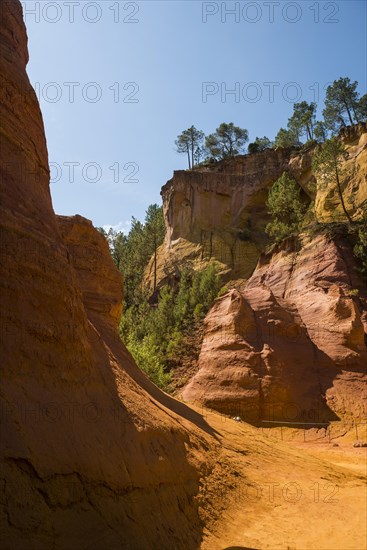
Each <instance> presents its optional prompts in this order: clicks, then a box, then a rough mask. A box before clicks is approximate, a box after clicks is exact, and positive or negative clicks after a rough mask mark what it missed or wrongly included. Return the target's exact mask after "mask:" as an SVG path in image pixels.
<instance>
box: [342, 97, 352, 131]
mask: <svg viewBox="0 0 367 550" xmlns="http://www.w3.org/2000/svg"><path fill="white" fill-rule="evenodd" d="M344 105H345V108H346V110H347V113H348V116H349V120H350V123H351V125H352V126H353V124H354V122H353V119H352V116H351V114H350V110H349V107H348V103H347V102H346V101H345V100H344Z"/></svg>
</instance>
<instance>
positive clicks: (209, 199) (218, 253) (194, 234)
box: [145, 123, 367, 286]
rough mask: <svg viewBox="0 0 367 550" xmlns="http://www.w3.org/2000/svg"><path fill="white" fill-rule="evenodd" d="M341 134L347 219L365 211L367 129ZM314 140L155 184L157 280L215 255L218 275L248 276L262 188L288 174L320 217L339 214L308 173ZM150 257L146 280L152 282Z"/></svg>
mask: <svg viewBox="0 0 367 550" xmlns="http://www.w3.org/2000/svg"><path fill="white" fill-rule="evenodd" d="M341 137H342V139H343V141H344V144H345V146H346V149H347V151H348V153H349V158H348V159H347V161H346V162H345V163H344V165H343V170H342V172H343V174H344V175H345V177H343V194H344V196H345V197H346V203H347V208H348V211H349V213H350V215H351V217H352V218H354V219H359V218H360V217H361V215H362V214H363V212H364V211H366V210H367V183H366V182H367V127H366V124H363V123H362V124H359V125H358V126H356V127H353V128H351V127H347V128H346V129H345V130H344V131H343V133H342V134H341ZM314 151H315V146H311V147H309V148H308V149H305V150H301V151H300V150H295V149H276V150H273V149H269V150H267V151H263V152H259V153H255V154H252V155H246V156H239V157H235V158H233V159H227V160H223V161H221V162H219V163H217V164H211V165H209V166H206V167H202V166H201V167H197V168H195V169H194V170H191V171H188V170H187V171H185V170H180V171H176V172H174V175H173V178H172V179H171V180H170V181H168V182H167V184H166V185H165V186H164V187H162V191H161V194H162V199H163V210H164V217H165V223H166V230H167V231H166V238H165V241H164V243H163V245H162V246H161V247H160V249H159V252H158V261H157V279H158V282H163V281H167V280H169V279H170V278H171V279H172V278H175V277H176V276H177V266H179V265H180V264H182V262H189V263H191V264H192V265H193V267H194V268H195V269H202V268H204V267H205V266H206V265H208V262H209V261H211V260H216V261H217V262H218V264H219V266H220V268H221V271H222V274H223V279H224V280H228V279H237V278H245V279H246V278H248V277H249V276H250V275H251V274H252V272H253V270H254V269H255V266H256V264H257V261H258V259H259V255H260V251H261V249H262V248H263V247H264V243H265V242H266V235H265V233H264V228H265V226H266V224H267V223H268V221H269V214H268V212H267V207H266V200H267V196H268V192H269V188H270V187H271V186H272V185H273V183H274V182H275V181H276V180H277V179H278V178H279V177H280V176H281V175H282V173H283V172H288V173H289V174H290V176H291V177H293V178H294V179H295V180H296V181H297V183H298V184H299V185H300V186H301V188H302V196H303V199H304V201H305V202H306V203H308V202H310V201H314V203H315V215H316V219H317V220H318V221H320V222H331V221H340V220H343V219H344V215H343V211H342V208H341V205H340V200H339V195H338V193H337V190H336V189H335V186H333V185H331V186H327V187H324V186H320V185H319V186H317V185H316V179H315V176H314V174H313V172H312V156H313V154H314ZM153 274H154V263H153V261H151V262H150V264H149V266H148V268H147V271H146V274H145V279H146V282H147V284H148V285H150V286H153V279H154V275H153Z"/></svg>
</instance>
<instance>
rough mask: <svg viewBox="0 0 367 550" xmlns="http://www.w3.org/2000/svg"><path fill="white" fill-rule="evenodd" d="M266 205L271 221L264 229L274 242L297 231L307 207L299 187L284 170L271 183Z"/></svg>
mask: <svg viewBox="0 0 367 550" xmlns="http://www.w3.org/2000/svg"><path fill="white" fill-rule="evenodd" d="M266 205H267V207H268V211H269V214H271V216H272V221H271V222H270V223H268V224H267V226H266V228H265V231H266V233H267V234H268V235H269V236H270V237H272V238H273V240H274V241H275V242H280V241H282V240H283V239H285V238H286V237H289V236H291V235H293V234H295V233H298V232H299V230H300V227H301V225H302V221H303V218H304V214H305V211H306V208H307V207H306V205H305V204H304V202H303V201H302V199H301V188H300V187H299V185H297V183H296V182H295V181H294V180H293V179H291V178H290V177H289V176H288V174H287V173H286V172H284V173H283V174H282V176H281V177H280V178H279V179H278V180H277V181H276V182H275V183H274V184H273V186H272V188H271V189H270V191H269V195H268V200H267V203H266Z"/></svg>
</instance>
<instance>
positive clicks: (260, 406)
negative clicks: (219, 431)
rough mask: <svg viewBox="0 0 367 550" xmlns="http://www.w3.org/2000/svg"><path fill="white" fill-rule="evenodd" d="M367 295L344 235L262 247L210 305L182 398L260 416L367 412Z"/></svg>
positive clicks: (324, 417) (306, 417) (312, 417)
mask: <svg viewBox="0 0 367 550" xmlns="http://www.w3.org/2000/svg"><path fill="white" fill-rule="evenodd" d="M366 298H367V294H366V288H365V285H364V283H363V281H362V280H361V278H360V277H359V274H358V271H357V270H356V265H355V261H354V258H353V255H352V253H351V250H350V247H349V245H348V243H347V242H344V241H343V240H340V239H339V240H334V239H332V238H330V237H327V236H325V235H319V236H316V237H309V236H306V235H305V236H302V237H301V238H300V239H299V240H297V241H296V242H295V241H292V240H290V241H288V242H287V243H285V245H283V246H281V247H278V248H277V249H275V251H274V252H273V253H271V254H268V255H262V256H261V258H260V260H259V263H258V265H257V267H256V269H255V272H254V274H253V275H252V277H251V278H250V279H249V280H248V282H247V284H245V285H244V287H243V288H242V289H240V290H235V289H234V290H231V291H230V292H228V293H227V294H226V295H224V296H223V297H222V298H219V299H218V300H217V301H216V302H215V303H214V305H213V307H212V308H211V310H210V311H209V313H208V315H207V317H206V319H205V333H204V340H203V344H202V348H201V353H200V357H199V371H198V373H197V374H196V375H195V376H194V378H193V379H192V380H191V381H190V382H189V383H188V384H187V386H186V387H185V388H184V391H183V398H184V399H185V400H187V401H195V402H198V403H201V404H204V405H206V406H209V407H212V408H214V409H216V410H219V411H221V412H226V413H229V414H234V415H239V416H241V417H242V418H245V419H247V420H251V421H254V422H257V421H259V420H283V421H292V422H294V421H302V422H323V421H330V420H335V419H338V418H343V419H346V418H348V417H353V418H363V417H364V416H365V414H366V411H367V393H366V382H367V377H366V365H367V348H366V343H367V326H366V324H365V320H366V313H367V307H366V305H367V302H366ZM364 324H365V326H364Z"/></svg>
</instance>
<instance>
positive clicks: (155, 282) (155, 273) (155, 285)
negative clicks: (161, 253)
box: [153, 244, 157, 292]
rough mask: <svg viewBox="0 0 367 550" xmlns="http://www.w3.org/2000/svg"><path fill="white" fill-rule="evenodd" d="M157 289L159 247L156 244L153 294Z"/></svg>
mask: <svg viewBox="0 0 367 550" xmlns="http://www.w3.org/2000/svg"><path fill="white" fill-rule="evenodd" d="M156 288H157V245H156V244H154V280H153V292H155V291H156Z"/></svg>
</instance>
